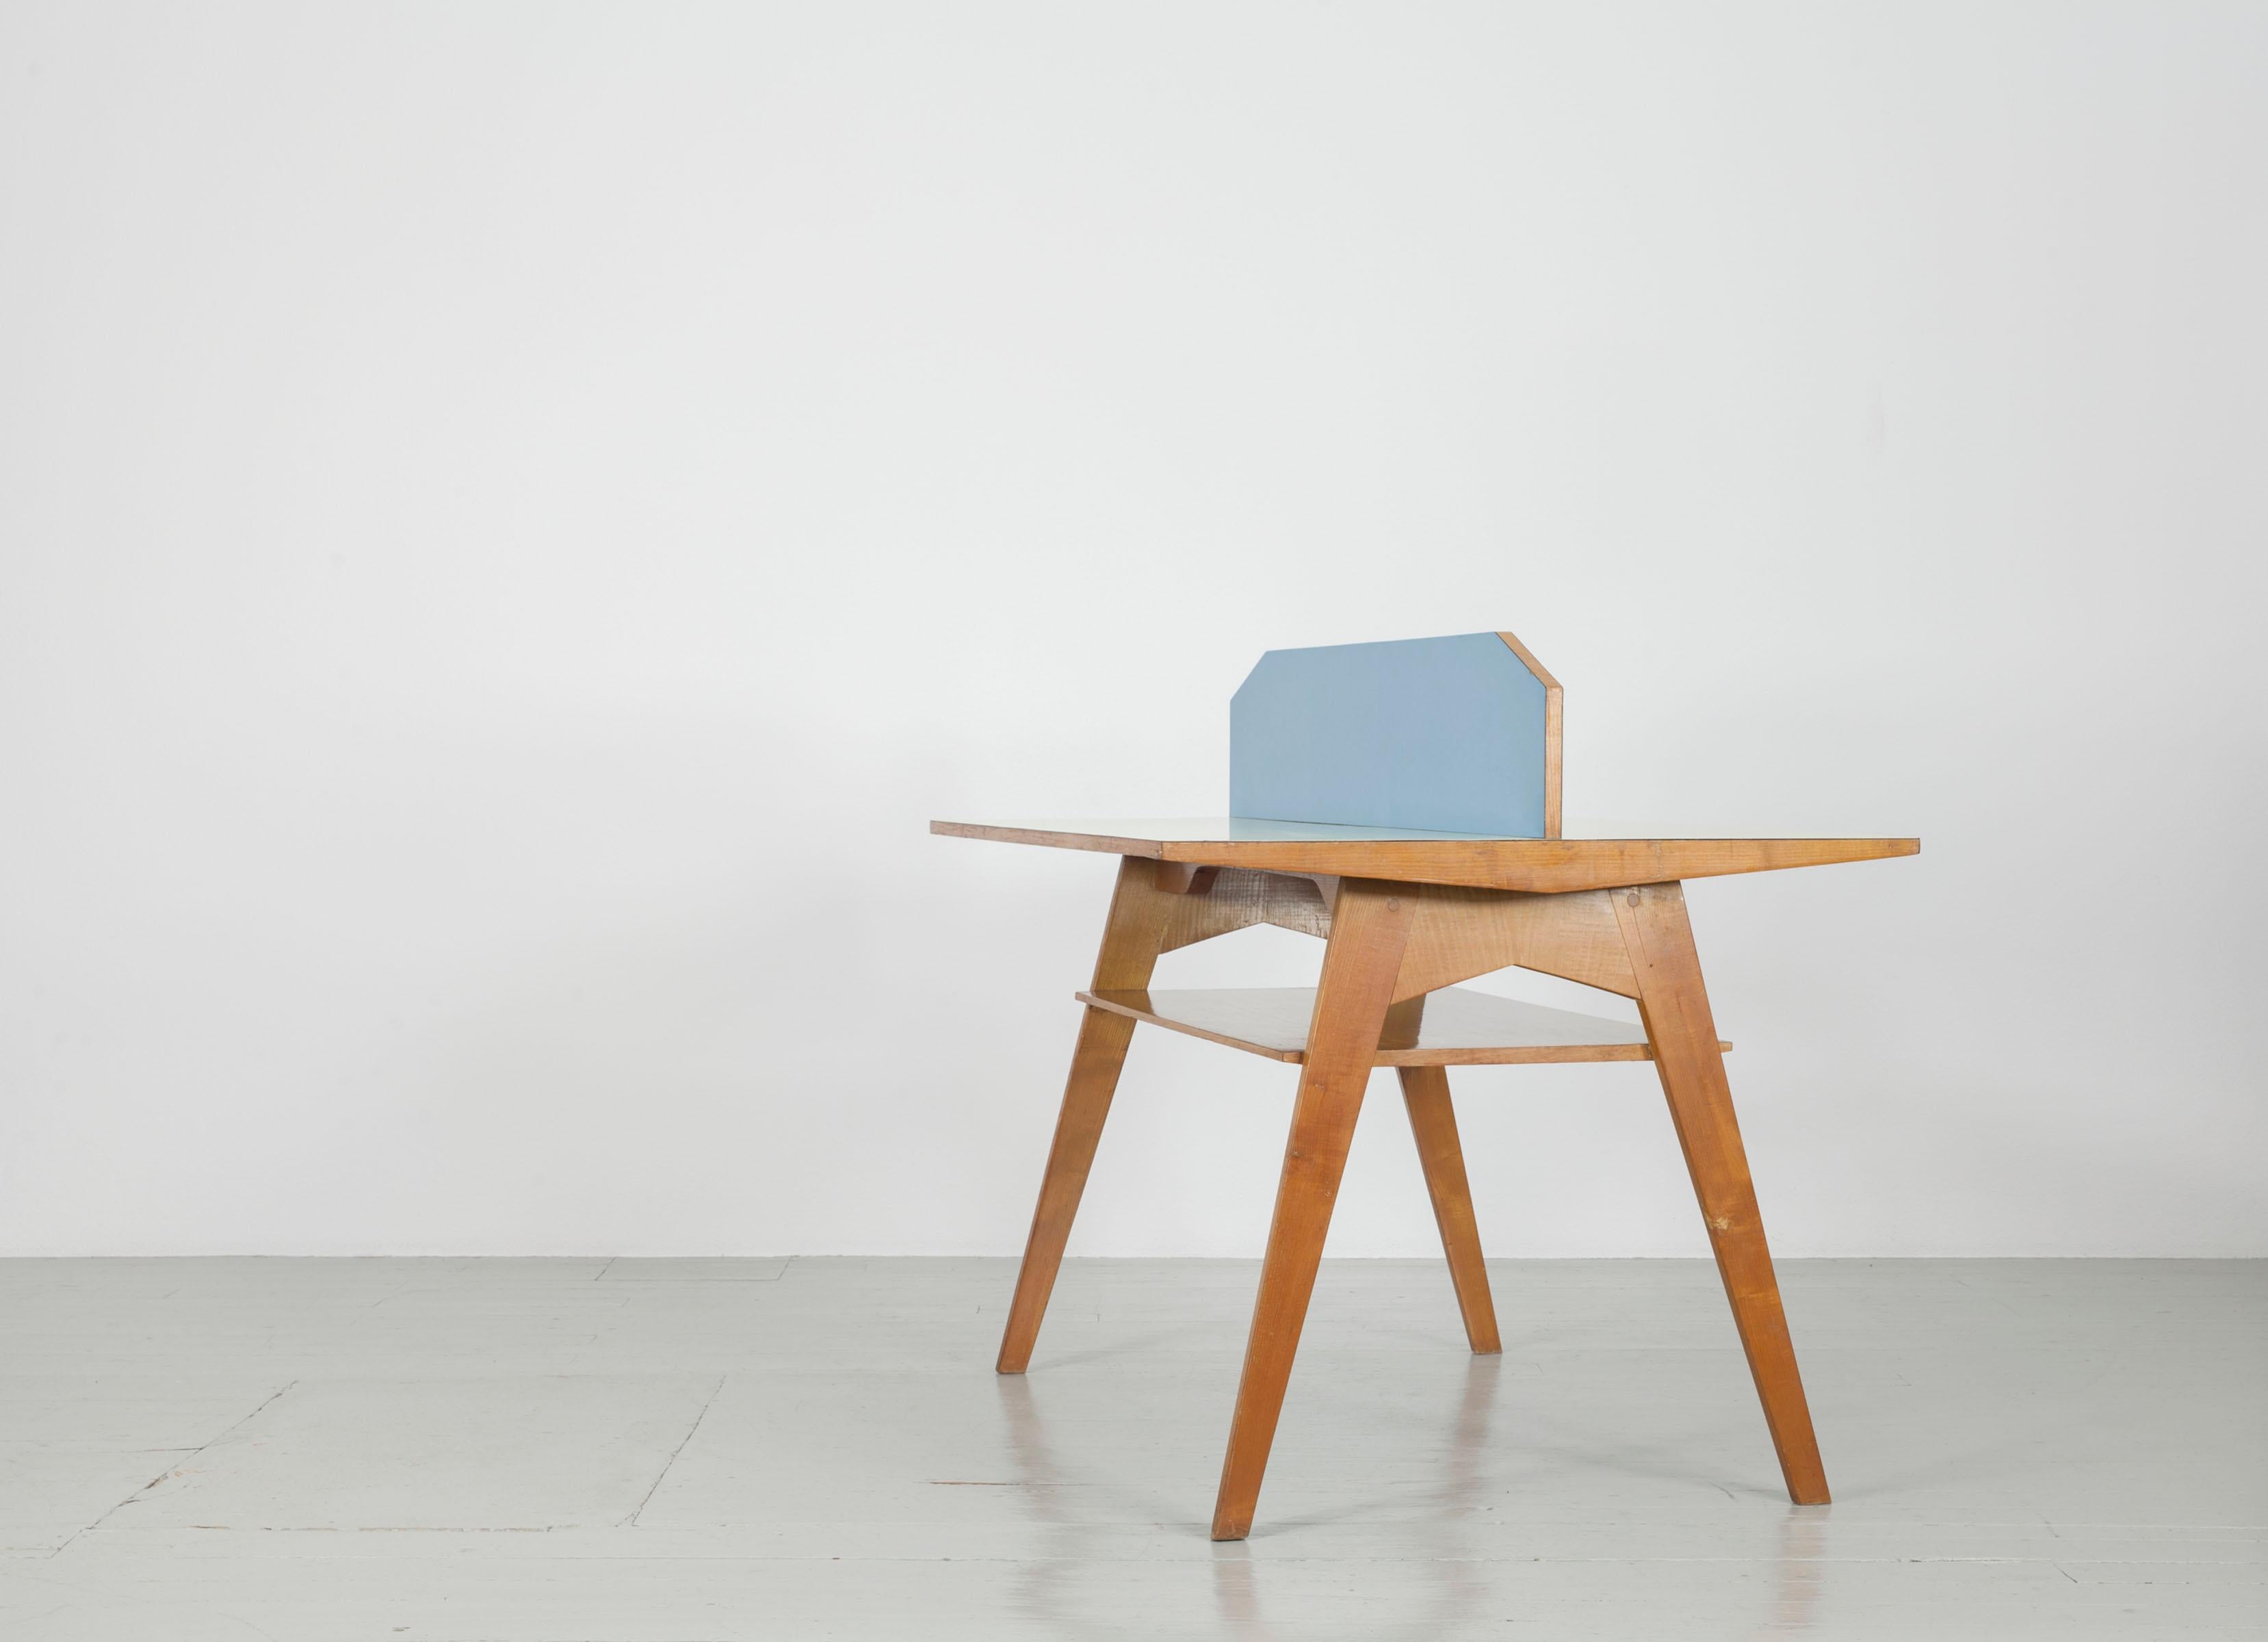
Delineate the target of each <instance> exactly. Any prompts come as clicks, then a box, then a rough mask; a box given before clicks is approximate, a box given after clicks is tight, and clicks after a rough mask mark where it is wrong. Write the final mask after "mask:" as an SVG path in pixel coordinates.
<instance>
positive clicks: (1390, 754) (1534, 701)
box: [1229, 633, 1546, 838]
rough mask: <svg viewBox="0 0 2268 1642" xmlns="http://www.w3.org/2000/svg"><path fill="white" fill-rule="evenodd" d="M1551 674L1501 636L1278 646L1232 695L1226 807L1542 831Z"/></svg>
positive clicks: (1398, 823) (1292, 815)
mask: <svg viewBox="0 0 2268 1642" xmlns="http://www.w3.org/2000/svg"><path fill="white" fill-rule="evenodd" d="M1545 705H1546V696H1545V691H1544V687H1543V681H1541V680H1539V679H1538V678H1537V677H1536V676H1535V674H1534V673H1532V672H1530V671H1529V669H1528V665H1527V664H1526V663H1525V662H1524V661H1522V660H1521V658H1520V656H1519V655H1518V653H1517V652H1514V651H1513V649H1512V647H1511V646H1510V645H1508V644H1506V643H1505V642H1504V640H1503V638H1502V637H1500V636H1499V635H1498V634H1496V633H1461V634H1455V635H1453V636H1450V637H1440V638H1405V639H1388V640H1382V641H1380V642H1376V643H1371V644H1322V645H1315V646H1313V647H1309V648H1306V649H1296V650H1271V651H1269V652H1267V653H1266V654H1264V655H1263V656H1262V657H1261V658H1260V659H1259V661H1258V662H1257V663H1256V664H1255V665H1254V666H1253V669H1252V671H1251V673H1250V674H1248V675H1247V676H1246V678H1245V681H1244V682H1243V683H1242V684H1241V685H1240V686H1239V687H1238V688H1237V691H1236V694H1235V695H1234V696H1233V697H1231V698H1230V702H1229V810H1230V813H1231V814H1235V815H1243V816H1251V817H1255V818H1266V819H1270V820H1276V821H1314V822H1322V823H1324V824H1328V825H1338V826H1356V827H1407V828H1415V829H1421V830H1426V831H1438V832H1465V833H1482V834H1487V835H1489V836H1497V837H1521V838H1540V837H1542V836H1543V820H1544V777H1545V739H1544V738H1545V727H1544V718H1545Z"/></svg>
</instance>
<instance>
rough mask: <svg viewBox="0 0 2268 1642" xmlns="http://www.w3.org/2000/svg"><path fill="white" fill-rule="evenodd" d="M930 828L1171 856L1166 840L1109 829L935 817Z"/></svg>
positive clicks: (944, 834) (1057, 846)
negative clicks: (1084, 829) (1054, 827)
mask: <svg viewBox="0 0 2268 1642" xmlns="http://www.w3.org/2000/svg"><path fill="white" fill-rule="evenodd" d="M929 829H930V831H931V832H932V833H934V834H935V835H936V836H939V837H940V838H977V839H983V840H986V841H988V842H990V843H1030V844H1038V845H1041V846H1042V847H1043V848H1046V849H1050V850H1098V851H1100V852H1101V853H1102V854H1104V855H1140V856H1147V857H1148V858H1150V859H1152V860H1153V861H1162V860H1164V859H1166V858H1167V856H1166V845H1165V843H1163V842H1162V841H1161V840H1159V839H1156V838H1120V837H1116V836H1112V835H1110V834H1108V833H1096V832H1056V831H1050V830H1049V829H1048V828H1039V827H995V826H988V825H986V824H985V823H984V822H983V821H932V822H930V824H929Z"/></svg>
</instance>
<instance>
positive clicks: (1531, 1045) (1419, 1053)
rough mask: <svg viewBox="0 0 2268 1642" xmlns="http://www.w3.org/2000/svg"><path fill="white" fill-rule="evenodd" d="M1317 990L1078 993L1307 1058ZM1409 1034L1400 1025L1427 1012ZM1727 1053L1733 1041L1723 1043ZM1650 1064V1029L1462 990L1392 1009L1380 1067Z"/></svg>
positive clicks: (1261, 1050)
mask: <svg viewBox="0 0 2268 1642" xmlns="http://www.w3.org/2000/svg"><path fill="white" fill-rule="evenodd" d="M1314 999H1315V989H1314V987H1311V986H1254V987H1209V988H1204V989H1201V990H1189V991H1179V990H1152V989H1150V988H1147V987H1123V988H1118V989H1114V990H1102V991H1092V992H1081V993H1079V1002H1080V1003H1082V1004H1086V1005H1091V1006H1093V1007H1095V1008H1098V1009H1107V1010H1109V1011H1110V1012H1113V1013H1114V1014H1120V1015H1124V1016H1126V1017H1127V1018H1128V1019H1129V1020H1138V1021H1141V1022H1143V1023H1144V1024H1145V1025H1149V1026H1156V1027H1165V1028H1166V1029H1167V1031H1169V1032H1179V1033H1182V1034H1183V1035H1186V1036H1189V1037H1193V1038H1203V1039H1204V1040H1205V1041H1206V1042H1211V1043H1219V1044H1221V1045H1223V1046H1225V1047H1226V1048H1228V1049H1241V1050H1243V1051H1244V1052H1245V1053H1246V1054H1248V1055H1259V1056H1263V1057H1266V1058H1267V1059H1269V1060H1274V1061H1283V1062H1285V1063H1286V1064H1291V1065H1295V1066H1296V1065H1300V1064H1303V1063H1304V1062H1305V1061H1306V1059H1307V1033H1308V1030H1309V1028H1310V1027H1312V1026H1313V1024H1314ZM1429 1004H1430V1005H1431V1006H1430V1007H1429V1008H1426V1009H1425V1012H1424V1013H1423V1015H1422V1017H1418V1016H1413V1017H1412V1018H1411V1019H1410V1020H1409V1022H1408V1023H1407V1028H1406V1030H1397V1029H1396V1021H1395V1018H1396V1017H1397V1016H1398V1015H1400V1014H1401V1013H1402V1012H1403V1011H1405V1010H1415V1009H1417V1008H1418V1007H1419V1006H1420V1005H1429ZM1719 1047H1720V1048H1721V1049H1731V1048H1732V1047H1733V1046H1732V1045H1731V1044H1730V1043H1724V1044H1720V1045H1719ZM1652 1059H1653V1046H1652V1045H1650V1044H1649V1043H1647V1042H1646V1028H1645V1027H1640V1026H1634V1025H1632V1024H1631V1023H1630V1022H1628V1021H1624V1020H1605V1019H1603V1018H1602V1017H1600V1016H1597V1015H1586V1014H1582V1013H1580V1012H1577V1011H1574V1010H1572V1009H1550V1008H1546V1007H1545V1006H1544V1005H1541V1004H1530V1003H1525V1002H1523V1001H1521V999H1519V998H1499V997H1497V996H1495V995H1494V994H1493V993H1490V992H1476V991H1471V990H1468V989H1466V988H1464V987H1460V986H1445V987H1443V988H1442V989H1441V990H1439V991H1437V992H1428V993H1425V994H1422V995H1421V996H1419V997H1417V998H1406V999H1403V1000H1402V1001H1400V1002H1397V1003H1396V1004H1395V1005H1394V1006H1393V1008H1392V1009H1391V1010H1390V1011H1388V1015H1387V1023H1386V1027H1385V1028H1384V1030H1383V1031H1382V1032H1381V1035H1380V1039H1379V1044H1378V1051H1377V1055H1376V1057H1375V1060H1374V1063H1373V1064H1377V1065H1380V1066H1557V1065H1571V1064H1579V1063H1581V1062H1586V1061H1643V1060H1652Z"/></svg>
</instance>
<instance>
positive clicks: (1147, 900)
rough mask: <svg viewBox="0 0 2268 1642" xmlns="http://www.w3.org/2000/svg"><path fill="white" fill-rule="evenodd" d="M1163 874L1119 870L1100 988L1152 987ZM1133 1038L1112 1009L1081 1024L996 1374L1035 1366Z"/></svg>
mask: <svg viewBox="0 0 2268 1642" xmlns="http://www.w3.org/2000/svg"><path fill="white" fill-rule="evenodd" d="M1158 866H1159V864H1158V863H1157V862H1155V861H1151V860H1145V859H1143V858H1140V857H1138V856H1127V857H1125V858H1123V859H1122V860H1121V861H1120V862H1119V866H1118V885H1117V888H1116V890H1115V891H1114V892H1113V894H1112V895H1111V899H1110V916H1109V917H1108V920H1107V921H1106V922H1105V923H1104V924H1103V931H1102V949H1101V952H1100V953H1099V954H1097V955H1096V958H1095V961H1094V985H1095V988H1096V989H1097V990H1101V989H1104V988H1111V987H1136V986H1147V985H1149V984H1150V972H1151V970H1152V968H1155V967H1156V964H1157V961H1158V948H1159V945H1160V941H1161V940H1162V939H1163V938H1164V933H1165V927H1166V917H1167V912H1168V910H1169V909H1171V907H1172V905H1173V895H1171V893H1169V892H1168V891H1167V890H1166V889H1164V888H1162V887H1160V884H1159V882H1158ZM1133 1036H1134V1022H1133V1021H1132V1020H1130V1019H1128V1018H1127V1017H1126V1016H1124V1015H1114V1014H1112V1013H1111V1012H1109V1011H1108V1010H1103V1009H1095V1008H1093V1007H1089V1008H1088V1010H1087V1012H1086V1018H1085V1019H1084V1020H1081V1021H1080V1022H1079V1046H1078V1047H1077V1048H1076V1049H1073V1050H1072V1051H1071V1078H1070V1079H1069V1081H1068V1082H1067V1083H1065V1085H1064V1098H1063V1109H1062V1111H1061V1112H1060V1113H1059V1114H1058V1115H1057V1118H1056V1138H1055V1142H1054V1144H1053V1145H1050V1146H1049V1148H1048V1167H1047V1173H1046V1174H1043V1175H1042V1177H1041V1180H1040V1201H1039V1206H1038V1207H1037V1208H1035V1210H1034V1211H1032V1230H1031V1235H1030V1236H1029V1237H1027V1239H1026V1240H1025V1242H1024V1263H1023V1265H1022V1266H1021V1267H1020V1269H1019V1270H1018V1271H1017V1273H1016V1295H1015V1298H1014V1299H1013V1300H1011V1301H1010V1302H1009V1304H1008V1326H1007V1328H1006V1329H1005V1330H1004V1331H1003V1332H1002V1334H1001V1336H1000V1357H999V1360H998V1362H997V1363H996V1364H995V1365H994V1366H995V1367H996V1368H997V1369H998V1371H999V1372H1000V1373H1004V1374H1020V1373H1023V1372H1024V1369H1025V1368H1026V1366H1027V1365H1028V1364H1029V1363H1030V1362H1031V1360H1032V1346H1033V1344H1034V1342H1035V1341H1036V1340H1037V1339H1038V1338H1039V1335H1040V1319H1041V1318H1042V1316H1044V1315H1045V1314H1046V1313H1047V1309H1048V1296H1049V1294H1050V1293H1052V1292H1054V1290H1055V1285H1056V1273H1057V1270H1059V1269H1060V1268H1061V1267H1062V1265H1063V1254H1064V1243H1065V1242H1067V1241H1069V1240H1070V1238H1071V1220H1072V1219H1073V1217H1074V1216H1076V1215H1077V1214H1078V1213H1079V1197H1080V1194H1081V1193H1083V1192H1084V1191H1085V1190H1086V1175H1087V1171H1088V1169H1090V1168H1091V1167H1094V1148H1095V1145H1096V1143H1097V1142H1098V1141H1100V1140H1101V1138H1102V1120H1103V1119H1104V1118H1105V1117H1107V1116H1109V1113H1110V1097H1111V1096H1112V1095H1113V1094H1114V1093H1116V1092H1117V1088H1118V1073H1119V1071H1120V1069H1121V1068H1122V1067H1123V1066H1124V1065H1125V1064H1126V1046H1127V1044H1128V1043H1129V1042H1130V1041H1131V1040H1132V1038H1133Z"/></svg>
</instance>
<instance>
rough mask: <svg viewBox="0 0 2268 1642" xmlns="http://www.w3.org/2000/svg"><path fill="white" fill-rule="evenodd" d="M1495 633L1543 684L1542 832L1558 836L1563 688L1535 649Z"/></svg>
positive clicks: (1564, 734) (1564, 716)
mask: <svg viewBox="0 0 2268 1642" xmlns="http://www.w3.org/2000/svg"><path fill="white" fill-rule="evenodd" d="M1497 637H1499V638H1500V639H1502V640H1504V642H1505V644H1506V646H1507V647H1508V648H1509V649H1510V650H1511V652H1512V653H1513V655H1515V656H1518V657H1519V658H1520V663H1521V666H1524V667H1526V668H1527V669H1528V671H1529V672H1530V673H1532V674H1535V681H1536V682H1537V683H1539V684H1541V685H1542V686H1543V836H1545V837H1547V838H1557V836H1559V794H1560V791H1561V789H1562V787H1563V786H1564V785H1565V774H1564V769H1565V755H1566V744H1567V711H1566V692H1565V691H1564V690H1562V689H1561V688H1559V681H1558V680H1557V679H1555V678H1553V677H1552V676H1551V675H1550V674H1549V673H1547V672H1545V671H1544V668H1543V663H1542V662H1540V661H1538V660H1537V659H1535V652H1534V651H1532V650H1530V649H1528V646H1527V645H1525V644H1521V642H1520V640H1519V639H1518V638H1516V637H1513V635H1512V634H1510V633H1503V632H1499V634H1498V635H1497Z"/></svg>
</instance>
